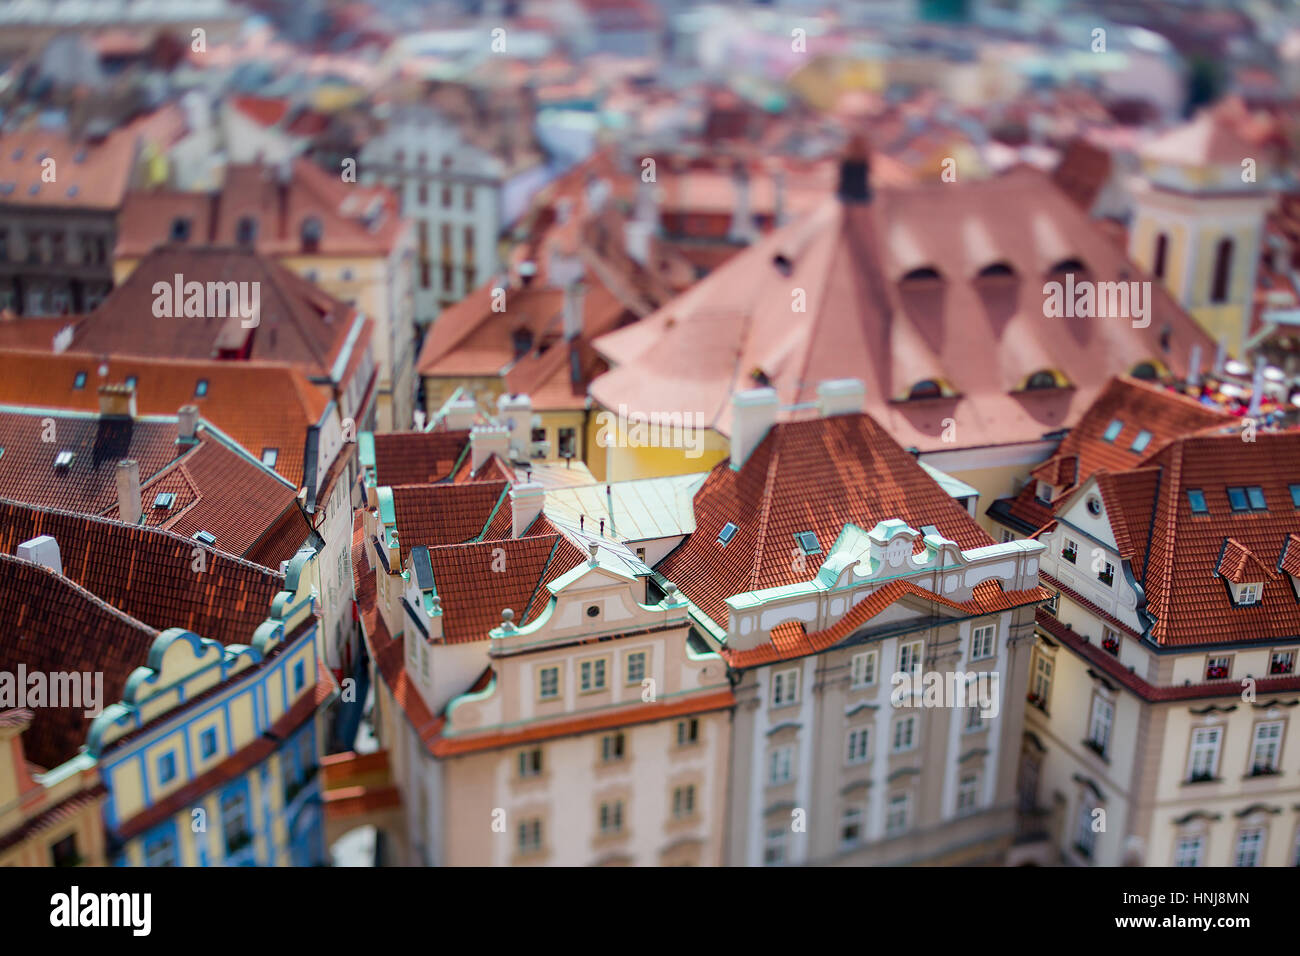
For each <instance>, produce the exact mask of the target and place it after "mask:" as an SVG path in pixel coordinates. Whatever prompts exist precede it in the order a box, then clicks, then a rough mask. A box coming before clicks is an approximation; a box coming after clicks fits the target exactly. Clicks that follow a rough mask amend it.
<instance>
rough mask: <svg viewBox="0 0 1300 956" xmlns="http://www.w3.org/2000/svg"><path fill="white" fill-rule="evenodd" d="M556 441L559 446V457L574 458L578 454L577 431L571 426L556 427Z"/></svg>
mask: <svg viewBox="0 0 1300 956" xmlns="http://www.w3.org/2000/svg"><path fill="white" fill-rule="evenodd" d="M555 437H556V443H557V444H558V445H559V446H560V447H559V452H560V457H561V458H575V457H577V454H578V433H577V431H575V430H574V429H572V428H557V429H556V430H555Z"/></svg>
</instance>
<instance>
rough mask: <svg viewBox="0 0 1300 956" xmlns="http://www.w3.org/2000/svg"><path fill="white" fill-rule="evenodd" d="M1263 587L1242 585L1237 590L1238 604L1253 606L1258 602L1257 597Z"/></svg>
mask: <svg viewBox="0 0 1300 956" xmlns="http://www.w3.org/2000/svg"><path fill="white" fill-rule="evenodd" d="M1262 591H1263V587H1262V586H1261V585H1259V584H1243V585H1241V586H1240V587H1239V588H1237V603H1238V604H1255V603H1256V602H1258V601H1259V595H1260V593H1261V592H1262Z"/></svg>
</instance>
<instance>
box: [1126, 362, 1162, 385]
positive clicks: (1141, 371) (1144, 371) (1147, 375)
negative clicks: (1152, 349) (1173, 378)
mask: <svg viewBox="0 0 1300 956" xmlns="http://www.w3.org/2000/svg"><path fill="white" fill-rule="evenodd" d="M1130 374H1131V375H1132V376H1133V377H1134V378H1141V379H1145V380H1146V381H1148V382H1153V381H1155V380H1156V379H1157V378H1159V377H1160V373H1159V371H1158V370H1157V369H1156V366H1155V363H1154V362H1139V363H1138V364H1137V365H1134V366H1133V371H1132V372H1131V373H1130Z"/></svg>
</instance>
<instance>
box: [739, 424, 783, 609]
mask: <svg viewBox="0 0 1300 956" xmlns="http://www.w3.org/2000/svg"><path fill="white" fill-rule="evenodd" d="M780 428H781V425H780V424H779V423H778V424H776V425H773V426H772V427H771V429H769V430H768V433H767V435H766V436H765V437H764V438H763V441H762V442H759V445H758V448H755V449H754V451H753V452H750V454H751V455H753V454H755V453H757V452H758V449H759V448H762V447H763V444H764V443H766V442H769V441H770V442H772V443H773V445H772V450H771V451H770V452H769V453H768V456H769V457H768V460H767V470H766V473H765V474H764V476H763V499H762V500H763V507H762V510H761V511H760V512H759V515H758V531H757V532H756V534H755V545H756V546H755V548H754V557H755V558H756V559H757V560H756V561H755V562H754V565H753V567H752V568H750V572H749V590H751V591H754V590H757V589H758V579H759V575H760V574H761V571H762V564H763V554H764V552H765V546H766V544H767V529H768V526H769V524H770V519H771V515H772V499H773V498H775V497H776V493H775V485H776V470H777V469H776V466H777V462H778V461H779V460H780V458H781V449H780V447H779V446H778V435H779V429H780ZM742 467H743V466H742ZM736 478H737V479H739V478H740V473H739V472H737V474H736ZM737 484H739V481H737ZM737 490H739V489H737Z"/></svg>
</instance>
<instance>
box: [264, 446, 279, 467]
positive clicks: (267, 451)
mask: <svg viewBox="0 0 1300 956" xmlns="http://www.w3.org/2000/svg"><path fill="white" fill-rule="evenodd" d="M279 457H280V449H278V448H263V449H262V464H264V465H266V467H267V468H274V467H275V461H276V459H277V458H279Z"/></svg>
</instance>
